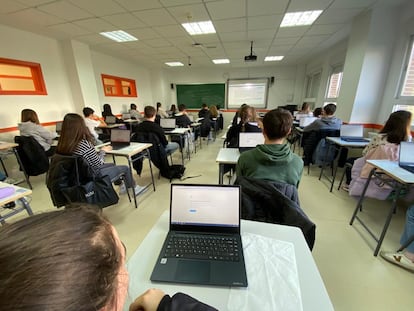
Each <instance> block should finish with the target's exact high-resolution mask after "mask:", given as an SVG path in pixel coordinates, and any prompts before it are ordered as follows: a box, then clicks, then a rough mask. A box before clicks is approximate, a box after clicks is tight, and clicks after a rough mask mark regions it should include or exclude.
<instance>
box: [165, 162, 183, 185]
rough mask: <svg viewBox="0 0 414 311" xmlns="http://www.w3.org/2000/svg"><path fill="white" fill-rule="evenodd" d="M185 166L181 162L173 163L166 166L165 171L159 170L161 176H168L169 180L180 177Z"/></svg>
mask: <svg viewBox="0 0 414 311" xmlns="http://www.w3.org/2000/svg"><path fill="white" fill-rule="evenodd" d="M184 171H185V166H184V165H181V164H173V165H170V166H169V167H168V170H167V171H166V172H162V171H161V176H163V177H165V178H168V179H169V180H170V181H171V180H173V179H180V178H181V177H183V176H184Z"/></svg>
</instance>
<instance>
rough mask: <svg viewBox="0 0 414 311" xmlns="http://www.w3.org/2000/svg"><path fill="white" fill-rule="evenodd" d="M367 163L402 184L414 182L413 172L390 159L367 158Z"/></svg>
mask: <svg viewBox="0 0 414 311" xmlns="http://www.w3.org/2000/svg"><path fill="white" fill-rule="evenodd" d="M367 163H369V164H371V165H373V166H375V167H376V168H378V169H380V170H382V171H383V172H384V173H385V174H387V175H388V176H390V177H392V178H394V179H395V180H397V181H399V182H400V183H403V184H414V174H413V173H411V172H409V171H407V170H405V169H403V168H401V167H399V166H398V162H393V161H390V160H367Z"/></svg>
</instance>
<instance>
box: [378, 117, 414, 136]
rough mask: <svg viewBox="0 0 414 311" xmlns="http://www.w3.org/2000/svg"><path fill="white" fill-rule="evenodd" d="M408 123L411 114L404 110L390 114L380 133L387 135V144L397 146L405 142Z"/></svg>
mask: <svg viewBox="0 0 414 311" xmlns="http://www.w3.org/2000/svg"><path fill="white" fill-rule="evenodd" d="M410 122H411V112H409V111H405V110H399V111H395V112H393V113H391V114H390V116H389V117H388V120H387V122H385V125H384V127H383V128H382V130H381V131H380V133H381V134H386V135H387V141H388V142H390V143H393V144H399V143H400V142H402V141H405V140H407V127H408V125H409V124H410Z"/></svg>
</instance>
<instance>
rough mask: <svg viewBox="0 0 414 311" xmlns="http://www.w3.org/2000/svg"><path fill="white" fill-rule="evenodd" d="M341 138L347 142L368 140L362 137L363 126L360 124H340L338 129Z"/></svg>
mask: <svg viewBox="0 0 414 311" xmlns="http://www.w3.org/2000/svg"><path fill="white" fill-rule="evenodd" d="M340 136H341V139H342V140H344V141H348V142H368V141H369V140H367V139H365V138H364V126H363V125H362V124H342V125H341V130H340Z"/></svg>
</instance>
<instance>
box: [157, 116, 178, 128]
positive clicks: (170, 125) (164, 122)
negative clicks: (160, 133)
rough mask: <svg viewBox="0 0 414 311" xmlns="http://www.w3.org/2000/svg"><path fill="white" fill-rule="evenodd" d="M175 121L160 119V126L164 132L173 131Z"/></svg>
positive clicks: (172, 119)
mask: <svg viewBox="0 0 414 311" xmlns="http://www.w3.org/2000/svg"><path fill="white" fill-rule="evenodd" d="M175 121H176V120H175V119H174V118H171V119H160V126H161V127H162V128H163V129H164V130H173V129H175Z"/></svg>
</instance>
